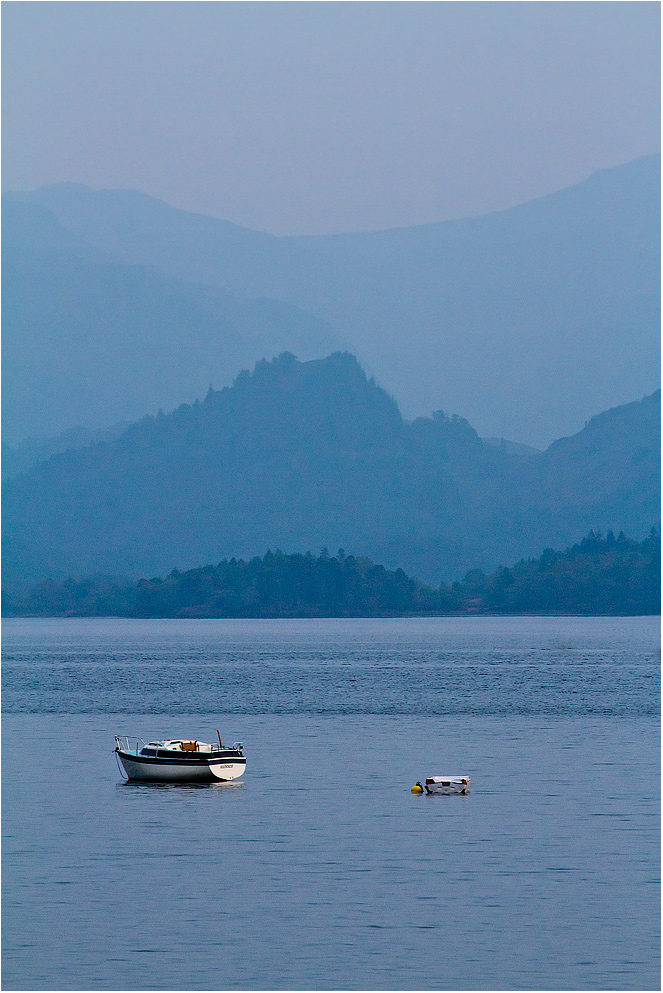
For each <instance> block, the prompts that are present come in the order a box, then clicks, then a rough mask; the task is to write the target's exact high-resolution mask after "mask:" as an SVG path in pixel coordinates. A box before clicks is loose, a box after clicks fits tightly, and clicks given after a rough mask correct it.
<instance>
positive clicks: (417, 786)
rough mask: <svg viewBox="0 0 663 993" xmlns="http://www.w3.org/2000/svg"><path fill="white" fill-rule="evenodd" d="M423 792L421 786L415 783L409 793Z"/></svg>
mask: <svg viewBox="0 0 663 993" xmlns="http://www.w3.org/2000/svg"><path fill="white" fill-rule="evenodd" d="M423 792H424V788H423V786H422V785H421V783H417V785H416V786H413V787H412V789H411V790H410V793H423Z"/></svg>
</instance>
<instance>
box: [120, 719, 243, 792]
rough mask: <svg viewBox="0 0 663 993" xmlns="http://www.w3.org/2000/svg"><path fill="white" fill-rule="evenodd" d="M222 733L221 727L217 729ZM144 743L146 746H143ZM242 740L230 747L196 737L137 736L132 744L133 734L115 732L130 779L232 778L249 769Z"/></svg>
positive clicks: (208, 780)
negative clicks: (147, 738) (157, 738)
mask: <svg viewBox="0 0 663 993" xmlns="http://www.w3.org/2000/svg"><path fill="white" fill-rule="evenodd" d="M217 734H218V731H217ZM141 746H142V747H141ZM242 748H243V746H242V743H241V741H236V742H235V744H234V745H231V746H230V747H229V746H227V745H222V744H221V736H220V735H219V744H218V746H217V745H209V744H207V742H204V741H197V740H196V739H192V740H184V739H181V738H177V739H172V740H167V741H149V742H148V743H147V744H145V742H144V741H143V739H142V738H137V739H136V746H135V748H131V746H130V742H129V738H128V737H126V736H124V737H123V736H120V735H115V755H116V758H117V760H118V764H119V763H120V762H121V763H122V766H123V767H124V771H125V772H126V774H127V778H128V779H140V780H144V781H152V782H161V783H211V782H217V781H222V782H230V781H231V780H233V779H237V777H238V776H241V775H242V773H243V772H244V770H245V769H246V758H245V757H244V754H243V752H242Z"/></svg>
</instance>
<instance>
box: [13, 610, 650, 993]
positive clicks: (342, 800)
mask: <svg viewBox="0 0 663 993" xmlns="http://www.w3.org/2000/svg"><path fill="white" fill-rule="evenodd" d="M659 663H660V655H659V630H658V619H654V618H472V619H465V618H427V619H409V620H380V621H367V620H363V621H362V620H352V621H345V620H320V621H311V620H309V621H121V620H57V621H56V620H12V621H6V622H5V624H4V663H3V702H4V711H5V713H4V717H3V829H4V841H3V854H4V860H3V861H4V872H3V889H4V897H3V910H4V913H3V918H4V924H3V934H2V937H3V985H4V988H5V989H7V990H284V989H287V990H328V989H342V990H434V989H439V990H511V989H531V990H636V989H637V990H650V989H651V990H654V989H659V988H660V971H659V947H658V934H659V908H660V900H659V880H658V874H659V873H658V869H659V854H658V852H659V838H660V831H659V807H658V785H659V768H658V767H659V727H658V713H659V682H658V676H659ZM217 728H219V729H220V731H221V734H222V737H223V739H224V741H225V740H236V739H238V738H239V739H241V740H243V741H244V743H245V752H246V754H247V758H248V766H247V772H246V775H245V776H244V777H243V778H242V779H241V780H238V781H237V782H236V783H233V784H228V785H223V784H218V785H214V786H209V787H193V786H192V787H186V786H173V787H170V786H158V785H157V786H148V785H133V784H127V783H125V782H123V780H122V779H121V777H120V774H119V772H118V770H117V767H116V765H115V761H114V757H113V754H112V749H113V745H114V741H113V735H114V734H116V733H118V734H120V733H121V734H132V735H140V736H141V737H144V738H145V739H146V740H147V739H148V738H149V737H156V736H159V737H161V736H174V737H177V736H187V737H188V736H198V737H201V738H206V739H208V740H213V739H214V738H215V736H216V729H217ZM465 772H467V773H469V774H470V775H471V777H472V792H471V795H470V796H467V797H426V796H413V795H412V794H411V793H410V787H411V786H412V785H413V783H414V782H415V781H416V780H418V779H422V777H424V776H426V775H433V774H437V773H452V774H453V773H465Z"/></svg>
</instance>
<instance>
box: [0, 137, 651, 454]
mask: <svg viewBox="0 0 663 993" xmlns="http://www.w3.org/2000/svg"><path fill="white" fill-rule="evenodd" d="M10 199H13V200H14V201H15V202H16V201H21V202H23V203H25V204H32V205H35V204H37V205H40V206H41V207H43V208H46V209H47V210H48V211H50V212H51V213H52V215H54V216H55V217H56V218H57V221H59V223H60V224H61V225H62V226H63V227H64V228H65V229H66V231H67V232H68V234H69V237H70V238H74V239H78V240H80V241H82V242H84V243H86V244H88V245H90V246H93V247H94V248H95V249H96V250H97V251H101V252H102V253H104V256H105V257H107V258H112V259H114V260H115V261H116V263H118V264H121V265H122V266H135V265H138V266H143V267H149V269H150V270H151V277H150V278H157V277H156V273H158V274H160V276H159V278H161V279H166V278H167V280H169V281H170V280H177V281H185V282H186V284H187V286H189V287H190V286H191V284H193V283H197V284H206V285H207V286H208V287H216V288H217V289H222V290H223V291H225V292H226V293H232V294H236V295H238V296H240V297H268V298H270V299H271V300H280V301H283V302H284V303H286V304H289V305H290V306H292V307H296V308H301V309H302V310H303V311H304V312H305V313H306V314H308V315H313V317H302V318H301V320H302V321H303V322H304V325H305V324H306V321H313V318H315V319H317V321H318V322H325V323H326V325H327V328H326V329H325V330H326V333H327V334H328V335H331V336H334V335H335V336H336V338H337V341H338V340H340V341H342V342H345V343H347V345H346V346H344V347H348V346H349V347H351V348H352V350H353V351H355V352H356V354H357V355H358V356H359V358H360V360H361V361H362V363H363V364H364V365H365V367H366V368H367V369H369V370H370V372H371V373H373V374H375V376H376V378H377V379H378V381H379V382H380V383H382V384H383V385H384V386H385V388H386V389H388V390H389V391H390V392H391V393H393V394H394V395H395V396H396V398H397V400H398V402H399V404H400V405H401V408H402V409H403V410H404V412H405V413H406V415H407V416H412V415H413V414H422V413H428V412H429V411H430V410H432V409H435V408H436V407H444V409H446V410H453V411H456V412H458V413H459V414H462V415H463V416H464V417H467V418H468V419H469V420H470V421H471V423H472V424H473V425H474V426H475V427H476V428H477V430H478V431H479V433H480V434H481V435H486V436H499V437H506V438H508V439H510V440H512V441H515V442H522V443H528V444H530V445H534V446H536V447H539V448H541V447H545V446H546V445H547V444H549V443H550V442H551V441H552V440H553V439H555V438H557V437H560V436H562V435H570V434H573V433H576V432H577V431H578V430H579V429H580V428H581V427H582V425H583V424H584V422H585V421H586V420H587V419H588V418H589V417H591V416H592V415H593V414H595V413H596V411H599V410H604V409H607V408H609V407H613V406H616V405H620V404H623V403H627V402H628V401H630V400H632V399H633V398H635V397H638V396H642V395H644V394H648V393H651V392H652V391H653V390H654V389H656V388H657V386H658V378H659V364H658V350H659V328H660V317H659V311H660V291H659V255H660V252H659V247H660V235H659V217H660V208H659V200H660V157H659V156H649V157H646V158H642V159H638V160H636V161H634V162H631V163H629V164H627V165H625V166H621V167H619V168H615V169H608V170H603V171H601V172H598V173H596V174H595V175H593V176H592V177H590V178H589V179H588V180H586V181H585V182H584V183H580V184H578V185H576V186H573V187H570V188H569V189H566V190H562V191H560V192H559V193H555V194H552V195H551V196H547V197H543V198H541V199H539V200H535V201H531V202H529V203H526V204H523V205H521V206H519V207H515V208H512V209H510V210H506V211H502V212H499V213H496V214H490V215H486V216H482V217H476V218H471V219H467V220H461V221H448V222H444V223H440V224H429V225H422V226H418V227H414V228H404V229H397V230H391V231H380V232H373V233H367V234H352V235H335V236H321V237H274V236H270V235H267V234H263V233H260V232H254V231H249V230H247V229H244V228H240V227H238V226H236V225H233V224H230V223H228V222H226V221H222V220H216V219H213V218H209V217H203V216H201V215H195V214H190V213H186V212H184V211H180V210H175V209H173V208H171V207H169V206H168V205H167V204H165V203H163V202H160V201H157V200H154V199H152V198H150V197H148V196H145V195H143V194H138V193H135V192H131V191H121V190H110V191H101V192H94V191H92V190H90V189H89V188H87V187H83V186H75V185H69V184H64V185H57V186H50V187H45V188H43V189H41V190H38V191H36V192H35V193H22V194H13V195H12V196H11V197H10ZM34 277H35V278H38V273H34ZM77 278H80V280H81V281H82V283H83V285H84V284H85V282H86V280H87V279H88V278H91V277H88V274H87V273H81V274H80V277H77ZM143 278H147V274H145V273H144V270H143ZM30 280H31V276H30V274H28V276H27V277H26V285H25V287H24V289H25V292H27V290H28V286H29V284H30ZM168 285H169V286H170V285H171V284H170V282H169V283H168ZM5 292H7V290H6V291H5ZM187 292H189V291H188V290H187ZM19 295H20V287H19ZM47 296H48V294H46V297H47ZM12 298H13V290H12V285H11V283H10V306H11V300H12ZM193 298H194V299H196V300H197V298H196V297H195V295H194V297H193ZM47 305H48V304H47V299H44V306H47ZM238 306H239V304H238ZM18 309H19V311H20V307H19V308H18ZM215 313H217V314H218V308H217V310H216V311H215ZM117 316H118V315H116V316H115V318H114V319H113V320H109V321H108V323H107V334H108V335H109V339H108V340H109V362H108V365H107V369H108V372H109V373H110V371H111V369H113V368H114V362H115V359H116V352H114V351H113V350H112V349H110V339H111V338H112V337H113V336H114V335H116V336H118V337H119V338H120V339H121V338H122V332H121V329H120V328H119V326H118V322H117ZM197 320H198V322H200V320H201V319H200V318H199V317H198V316H195V317H194V318H193V319H192V322H191V323H192V328H193V330H192V332H191V333H189V335H188V341H189V342H190V343H191V345H192V347H193V346H194V344H195V343H196V342H197V341H198V339H199V338H200V336H201V333H202V332H200V331H199V330H198V329H197V327H196V321H197ZM158 324H159V322H158V321H156V322H155V323H154V324H152V325H150V323H149V322H147V323H146V325H145V328H144V330H143V331H142V337H143V338H144V339H145V341H146V342H147V341H153V340H154V339H155V337H158V334H159V331H158ZM14 326H15V329H16V333H20V332H21V318H20V313H18V314H17V315H16V321H15V325H14ZM180 326H181V325H180ZM316 327H317V328H318V332H319V334H318V339H317V342H316V345H319V344H320V343H322V342H323V341H324V338H325V330H321V329H324V328H325V325H324V324H320V323H319V324H317V325H316ZM134 328H135V333H137V334H141V332H140V330H139V325H138V324H134ZM114 329H115V330H114ZM232 329H233V330H234V326H233V328H232ZM11 331H12V326H11V325H10V332H11ZM6 333H7V332H6ZM56 333H57V329H54V334H56ZM307 333H308V331H307V327H306V326H302V329H301V334H300V343H301V342H305V341H307ZM221 337H222V341H223V340H224V339H223V336H221ZM271 340H272V339H270V337H269V335H265V336H264V337H263V339H261V342H260V344H261V346H262V351H261V352H260V353H256V354H254V355H252V356H251V358H250V360H249V361H250V362H252V361H254V360H255V359H257V358H259V357H261V356H262V355H263V354H266V355H270V354H274V353H275V352H277V351H278V350H279V348H280V347H286V348H288V349H289V350H292V351H296V352H297V353H298V354H299V355H300V357H302V358H307V357H313V356H314V355H319V354H321V353H320V352H319V351H318V352H315V349H314V350H313V351H312V352H308V353H304V352H303V351H302V348H301V347H300V345H291V344H288V343H286V344H279V345H276V344H274V346H273V347H268V345H269V343H270V342H271ZM273 340H274V341H276V338H275V337H274V339H273ZM281 341H283V337H282V338H281V339H280V342H281ZM145 347H146V348H148V347H154V346H153V345H152V346H148V345H147V344H145ZM224 347H225V345H224V344H222V345H221V349H222V350H223V348H224ZM232 347H234V346H231V345H230V344H229V345H228V349H229V351H232ZM329 347H331V348H333V347H338V344H337V343H332V344H331V345H330V346H329ZM327 350H329V348H328V349H327ZM118 351H120V352H121V351H122V347H120V348H119V349H118ZM206 355H207V356H208V357H211V356H210V352H209V349H208V351H207V352H206ZM179 361H180V356H178V359H177V362H174V363H173V366H172V368H171V374H172V376H173V389H177V388H178V387H179V383H178V375H179V374H178V371H177V369H178V363H179ZM218 361H219V360H218V357H217V364H218ZM71 362H72V364H71V367H70V373H71V379H72V382H76V379H77V377H79V376H80V365H79V364H77V362H76V358H75V355H74V356H73V357H72V360H71ZM241 364H246V359H242V361H241V362H240V363H239V365H241ZM186 368H187V366H186V363H184V366H183V369H184V370H185V369H186ZM235 368H237V366H235ZM181 378H182V387H181V392H180V395H179V396H178V398H177V400H176V401H175V402H178V401H179V400H190V399H191V396H192V395H196V393H195V392H194V393H191V391H190V385H189V384H190V381H191V377H189V379H188V380H187V383H186V384H185V383H184V378H185V377H184V376H182V377H181ZM212 378H213V376H212ZM94 390H96V392H97V394H98V395H100V396H101V395H106V394H108V395H109V396H111V397H112V395H113V391H112V389H111V390H109V389H108V387H107V383H106V382H105V381H103V380H102V379H101V378H100V377H99V376H95V377H94V387H93V388H91V392H93V391H94ZM187 390H188V391H189V392H188V393H187ZM198 392H199V391H198ZM146 401H147V398H144V406H143V409H146V408H147V406H148V403H147V402H146ZM161 402H162V403H166V404H168V403H169V402H170V401H169V398H168V397H165V396H164V397H162V400H161ZM84 413H85V407H84V406H83V407H82V408H81V410H80V413H79V415H78V417H77V418H76V422H80V423H84ZM72 416H73V414H72ZM124 416H125V414H124V413H122V412H121V411H116V412H115V413H114V414H113V416H111V412H110V411H109V423H110V422H112V421H116V420H118V419H121V418H122V417H124ZM64 426H65V427H66V426H70V425H64ZM90 426H92V425H90ZM47 433H54V431H51V432H47Z"/></svg>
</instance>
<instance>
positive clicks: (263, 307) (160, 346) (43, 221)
mask: <svg viewBox="0 0 663 993" xmlns="http://www.w3.org/2000/svg"><path fill="white" fill-rule="evenodd" d="M2 261H3V300H2V309H3V427H4V437H5V439H6V441H7V442H9V443H11V444H14V445H15V444H17V443H19V442H22V441H24V439H25V437H26V436H29V435H38V436H44V435H57V434H59V433H61V432H64V431H67V430H70V429H71V428H73V427H75V426H78V425H84V428H85V429H87V430H98V429H102V428H107V427H108V426H109V425H112V424H115V423H116V422H118V421H120V420H125V421H132V420H135V419H136V418H138V417H139V416H141V415H142V414H144V413H145V411H146V410H152V411H154V412H155V413H156V411H158V409H159V407H160V406H161V405H162V404H164V405H165V406H166V407H167V408H172V407H174V406H176V405H177V404H179V403H181V402H182V401H183V400H185V399H186V400H192V399H194V398H195V397H196V396H199V395H201V393H203V392H204V391H205V390H206V389H207V387H208V385H209V383H210V378H211V379H212V381H213V382H214V383H215V385H217V386H220V385H223V384H224V383H229V382H231V381H232V377H233V376H234V374H235V372H236V371H237V369H238V368H241V367H242V366H246V365H253V363H254V362H255V361H256V359H258V358H260V357H262V356H263V355H265V354H268V355H272V354H274V353H275V352H280V351H282V350H283V349H295V350H297V351H298V352H299V353H300V354H301V355H302V356H304V357H309V358H310V357H313V356H315V355H320V356H322V355H324V354H327V353H328V352H329V351H330V350H331V349H332V348H334V347H338V345H339V343H340V339H339V338H338V337H337V336H335V335H334V333H333V332H332V331H331V330H330V329H329V328H328V327H327V326H326V325H325V323H324V322H323V321H321V320H319V319H317V318H314V317H311V316H310V315H307V314H304V313H303V312H302V311H300V310H298V309H297V308H296V307H293V306H291V305H290V304H286V303H280V302H278V301H270V300H266V299H263V300H248V299H247V300H242V299H240V298H238V297H236V296H234V295H233V294H231V293H228V292H225V291H223V290H218V289H214V288H212V287H209V286H202V285H194V284H192V283H186V282H184V281H182V280H179V279H174V278H171V277H169V276H165V275H163V274H161V273H159V272H157V271H155V270H150V269H149V268H147V267H145V266H138V265H131V264H130V265H127V264H124V263H120V262H118V261H116V260H114V259H113V258H112V257H110V256H109V254H108V253H107V252H105V251H103V250H101V249H99V248H97V247H94V246H92V245H89V244H87V243H86V242H85V241H84V240H83V239H81V238H79V237H78V236H75V235H72V234H71V233H70V232H68V231H67V230H66V229H65V228H63V226H62V225H61V224H60V223H59V222H58V221H57V220H56V218H55V217H54V215H53V214H52V213H51V212H50V211H48V210H46V209H45V208H44V207H42V206H41V205H39V204H36V203H28V202H22V201H20V200H15V199H12V197H11V196H9V197H5V198H4V205H3V252H2Z"/></svg>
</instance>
